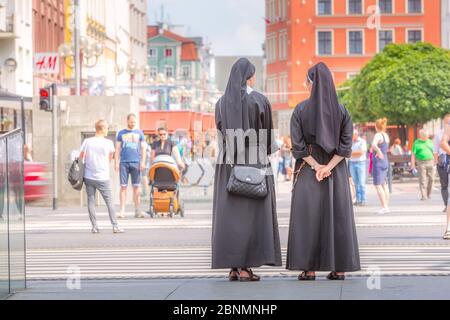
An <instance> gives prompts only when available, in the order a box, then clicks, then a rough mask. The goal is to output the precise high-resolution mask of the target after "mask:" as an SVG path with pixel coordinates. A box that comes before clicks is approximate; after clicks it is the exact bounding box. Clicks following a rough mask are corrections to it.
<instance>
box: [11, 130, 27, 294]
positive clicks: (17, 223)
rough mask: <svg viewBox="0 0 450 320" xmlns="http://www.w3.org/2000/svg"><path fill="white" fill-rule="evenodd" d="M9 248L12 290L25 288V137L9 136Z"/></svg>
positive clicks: (18, 135)
mask: <svg viewBox="0 0 450 320" xmlns="http://www.w3.org/2000/svg"><path fill="white" fill-rule="evenodd" d="M7 144H8V194H9V220H8V221H9V250H10V277H11V292H15V291H18V290H21V289H24V288H25V223H24V217H23V213H24V190H23V182H24V174H23V138H22V134H21V133H19V134H17V135H14V136H10V137H8V140H7Z"/></svg>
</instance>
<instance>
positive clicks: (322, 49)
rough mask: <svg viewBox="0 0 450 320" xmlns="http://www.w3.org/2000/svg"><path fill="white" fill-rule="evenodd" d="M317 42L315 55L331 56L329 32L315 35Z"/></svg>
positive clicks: (330, 36)
mask: <svg viewBox="0 0 450 320" xmlns="http://www.w3.org/2000/svg"><path fill="white" fill-rule="evenodd" d="M317 40H318V46H317V53H318V54H319V55H327V54H332V53H333V50H332V46H333V42H332V34H331V31H319V32H318V33H317Z"/></svg>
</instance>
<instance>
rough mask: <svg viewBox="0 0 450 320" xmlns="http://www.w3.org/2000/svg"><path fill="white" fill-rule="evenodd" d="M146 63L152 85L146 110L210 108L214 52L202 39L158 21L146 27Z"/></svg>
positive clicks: (212, 88) (212, 91) (212, 92)
mask: <svg viewBox="0 0 450 320" xmlns="http://www.w3.org/2000/svg"><path fill="white" fill-rule="evenodd" d="M147 37H148V65H149V74H150V79H151V80H150V81H151V83H152V84H153V88H152V90H151V92H150V94H149V97H150V99H149V109H154V110H157V109H159V110H182V109H192V110H196V111H209V110H211V108H212V106H213V102H212V101H211V98H210V96H211V94H214V93H215V92H214V90H215V89H214V88H215V86H214V81H213V80H214V79H213V75H212V70H213V60H214V59H213V54H212V50H211V48H210V47H209V46H208V45H205V44H204V42H203V39H202V38H199V37H194V38H188V37H184V36H181V35H179V34H176V33H174V32H171V31H170V30H169V29H168V27H167V26H165V25H163V24H160V25H157V26H149V27H148V30H147Z"/></svg>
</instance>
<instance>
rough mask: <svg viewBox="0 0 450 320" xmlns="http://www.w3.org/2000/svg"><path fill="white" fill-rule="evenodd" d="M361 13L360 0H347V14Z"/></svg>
mask: <svg viewBox="0 0 450 320" xmlns="http://www.w3.org/2000/svg"><path fill="white" fill-rule="evenodd" d="M362 13H363V12H362V0H348V14H362Z"/></svg>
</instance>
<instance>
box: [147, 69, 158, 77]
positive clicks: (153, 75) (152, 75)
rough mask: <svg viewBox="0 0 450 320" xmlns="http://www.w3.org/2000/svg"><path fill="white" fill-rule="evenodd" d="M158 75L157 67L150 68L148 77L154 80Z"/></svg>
mask: <svg viewBox="0 0 450 320" xmlns="http://www.w3.org/2000/svg"><path fill="white" fill-rule="evenodd" d="M157 75H158V67H156V66H150V70H149V77H150V78H153V79H155V78H156V76H157Z"/></svg>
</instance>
